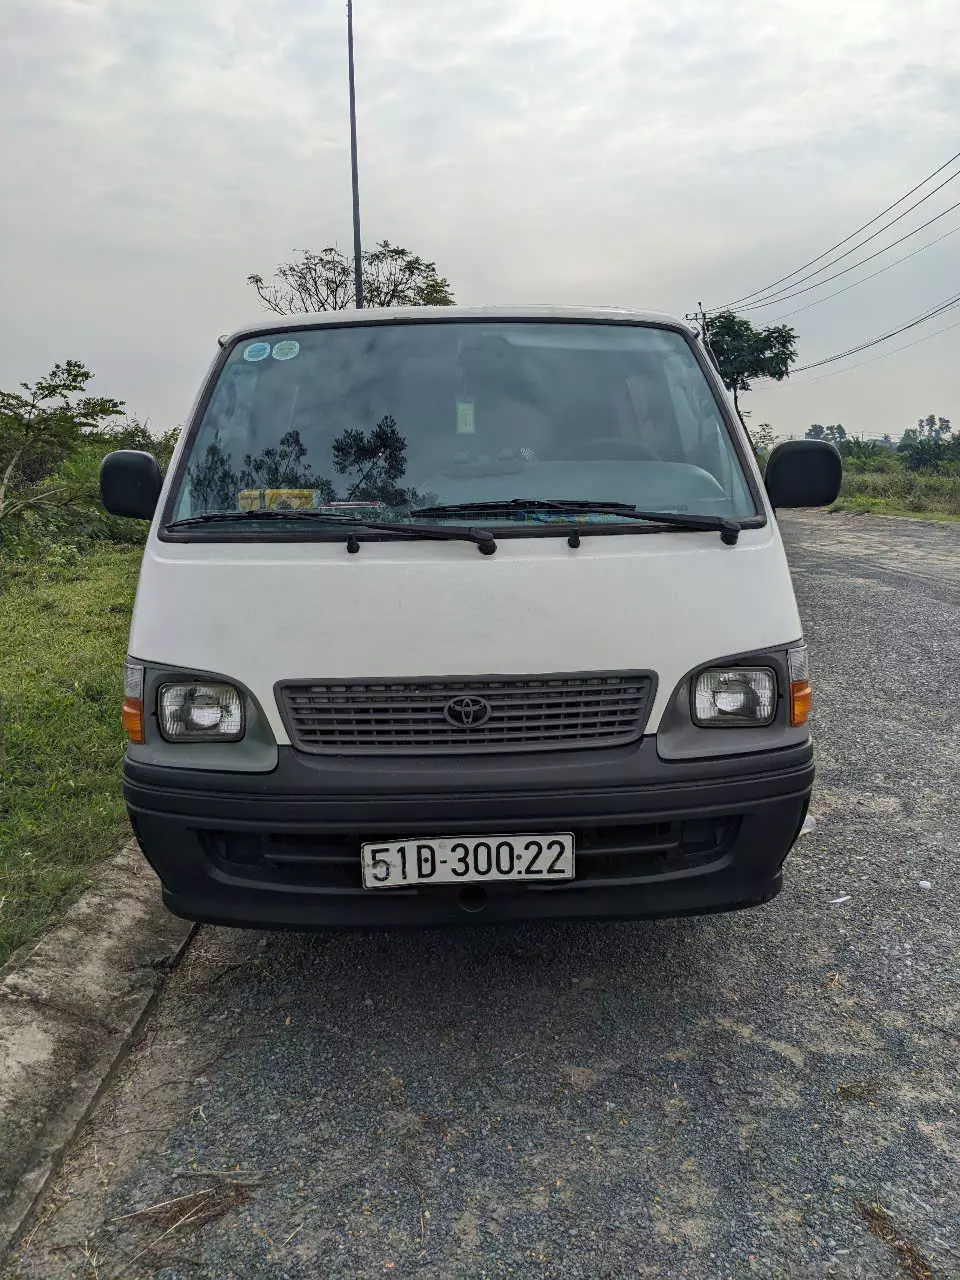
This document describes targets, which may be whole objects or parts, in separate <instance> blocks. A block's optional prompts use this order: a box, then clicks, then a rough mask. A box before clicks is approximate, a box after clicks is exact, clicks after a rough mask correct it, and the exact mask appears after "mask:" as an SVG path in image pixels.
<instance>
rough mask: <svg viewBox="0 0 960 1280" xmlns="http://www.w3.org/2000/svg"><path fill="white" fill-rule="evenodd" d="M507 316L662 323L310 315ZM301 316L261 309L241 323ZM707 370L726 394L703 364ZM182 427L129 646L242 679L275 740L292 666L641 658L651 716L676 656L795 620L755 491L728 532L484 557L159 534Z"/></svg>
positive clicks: (415, 669) (415, 667)
mask: <svg viewBox="0 0 960 1280" xmlns="http://www.w3.org/2000/svg"><path fill="white" fill-rule="evenodd" d="M511 314H517V315H522V316H524V317H528V318H531V319H532V318H539V317H550V318H554V319H560V318H565V319H570V320H583V319H585V318H590V319H596V320H602V319H605V318H610V319H618V320H635V321H637V322H644V321H646V322H654V323H663V322H665V321H666V322H668V323H670V324H674V325H676V324H677V322H676V321H673V320H671V319H670V318H669V317H664V316H659V315H656V314H652V313H646V312H633V313H627V312H616V311H601V310H591V311H586V310H581V309H576V308H569V309H561V308H550V307H539V308H516V309H510V308H506V309H504V308H496V309H494V308H490V309H474V310H468V309H461V308H457V309H453V308H436V309H434V308H416V309H413V310H406V309H396V310H393V311H390V312H386V313H384V312H374V311H368V312H362V313H355V314H353V315H352V316H349V315H345V313H342V312H335V313H331V314H329V315H325V316H311V317H310V319H309V322H310V323H311V324H318V323H319V324H322V323H330V324H342V323H344V322H345V321H346V322H348V323H353V322H359V321H364V322H369V321H371V320H375V319H377V318H383V319H387V318H389V319H391V320H393V319H400V318H404V317H410V318H415V319H417V320H428V319H431V318H443V319H453V318H457V317H471V316H473V317H481V316H488V317H490V318H503V317H508V316H510V315H511ZM303 323H304V317H302V316H293V317H285V318H280V317H271V318H270V319H269V320H268V321H266V322H265V321H264V320H262V319H261V321H260V322H259V323H258V324H257V325H253V326H249V332H251V333H253V332H260V331H262V330H263V329H264V328H269V329H282V328H287V327H290V326H294V325H298V324H299V325H302V324H303ZM680 327H682V326H680ZM246 331H247V330H242V329H241V330H238V333H243V332H246ZM708 376H709V377H710V379H711V381H712V383H713V384H714V387H715V390H716V392H717V394H718V395H719V396H721V397H723V398H725V399H726V400H727V403H728V404H729V403H730V401H729V397H728V396H727V393H726V391H725V390H724V388H723V386H722V384H721V383H720V381H719V378H717V377H716V376H715V375H714V374H713V372H712V371H709V372H708ZM191 416H192V415H191ZM731 416H733V420H734V422H735V421H736V418H735V415H731ZM734 430H739V428H738V427H734ZM187 434H188V433H187V432H186V431H184V432H183V433H182V435H181V439H180V441H179V444H178V447H177V452H176V454H175V456H174V460H173V463H172V464H171V467H170V468H169V471H168V475H167V479H166V483H165V484H164V493H163V495H162V496H161V499H160V504H159V506H158V517H157V519H155V521H154V526H153V528H152V529H151V532H150V537H149V539H148V542H147V547H146V551H145V554H144V559H143V566H142V570H141V576H140V583H139V587H138V591H137V600H136V607H135V609H134V615H133V624H132V629H131V636H130V650H129V651H130V653H131V655H132V656H133V657H136V658H139V659H140V660H142V661H145V662H151V663H158V664H164V665H170V666H179V667H183V668H186V669H189V670H192V671H196V672H198V673H199V672H210V673H216V674H218V675H222V676H224V677H226V678H228V679H233V680H236V681H239V682H240V683H242V684H244V685H246V686H247V687H248V688H249V689H250V691H251V692H252V693H253V694H254V696H255V697H256V698H257V699H258V701H259V703H260V705H261V707H262V708H263V710H264V712H265V714H266V716H267V717H268V719H269V721H270V724H271V727H272V729H273V731H274V733H275V734H276V738H277V741H278V743H280V744H287V743H288V742H289V738H288V737H287V734H286V731H285V729H284V726H283V723H282V721H281V719H280V715H279V712H278V710H277V703H276V698H275V695H274V685H275V684H276V683H277V681H281V680H292V679H338V678H343V679H347V678H357V679H389V678H403V677H423V676H428V677H429V676H436V677H441V676H471V675H477V676H481V675H494V674H496V675H543V674H548V673H552V672H581V671H615V670H628V669H633V670H636V669H649V670H652V671H655V672H656V673H657V676H658V681H659V683H658V690H657V697H656V702H655V704H654V707H653V711H652V714H651V716H650V719H649V721H648V724H647V732H654V731H655V730H656V729H657V726H658V725H659V723H660V719H661V717H662V715H663V711H664V708H665V706H666V703H667V701H668V699H669V697H670V694H671V693H672V691H673V690H674V688H675V687H676V685H677V684H678V682H679V681H680V680H681V679H682V678H683V676H685V675H686V674H687V673H688V672H689V671H690V670H691V668H693V667H695V666H698V665H700V664H702V663H707V662H710V661H712V660H714V659H717V658H723V657H727V656H732V655H735V654H742V653H745V652H749V651H752V650H756V649H762V648H765V647H774V646H779V645H787V644H789V643H791V642H793V641H796V640H798V639H799V638H800V636H801V626H800V619H799V616H798V613H797V607H796V602H795V600H794V594H793V587H792V584H791V581H790V575H789V571H788V568H787V562H786V557H785V555H784V551H783V546H782V543H781V540H780V534H779V530H778V529H777V526H776V522H775V520H774V518H773V513H772V511H771V510H770V509H769V506H768V505H767V502H766V495H765V494H763V497H762V501H763V503H764V505H765V510H766V516H767V524H766V526H765V527H764V528H761V529H744V530H743V531H742V532H741V534H740V538H739V540H738V542H737V543H736V545H735V546H726V545H724V544H723V543H722V542H721V540H720V536H719V534H717V533H712V532H711V533H706V532H704V533H699V532H698V533H690V532H683V533H679V532H678V533H671V532H657V533H654V532H649V533H642V534H616V535H603V534H600V535H594V536H590V535H588V534H583V537H582V541H581V544H580V546H579V547H578V548H576V549H573V548H571V547H569V546H568V544H567V540H566V538H565V537H562V536H560V537H543V536H540V537H530V538H524V537H520V538H515V537H502V536H501V537H500V538H499V540H498V550H497V553H496V555H492V556H484V555H480V554H479V552H478V550H477V547H476V546H475V545H473V544H471V543H468V542H456V541H450V542H427V541H424V542H415V541H403V542H400V541H397V542H382V543H377V542H366V541H365V542H364V543H363V544H362V546H361V549H360V551H359V552H358V553H357V554H355V555H350V554H348V553H347V550H346V545H345V541H343V542H310V541H303V542H279V541H273V542H257V541H244V542H239V541H238V542H219V543H218V542H212V541H200V540H198V541H196V542H192V543H179V542H161V541H160V540H159V539H158V537H157V525H158V522H159V512H160V511H162V509H163V504H164V501H165V499H166V494H167V490H168V488H169V485H170V483H171V477H172V475H173V474H174V472H175V470H176V464H177V459H178V457H179V454H180V453H181V451H182V450H183V448H184V447H185V444H186V437H187ZM741 439H742V437H741ZM745 452H746V455H747V458H748V459H749V461H748V463H747V465H748V466H749V467H750V468H751V470H752V471H753V475H754V478H755V480H756V481H757V484H758V487H760V492H761V493H763V491H762V481H761V479H760V476H759V473H758V471H757V470H756V467H755V465H754V464H753V459H752V454H751V453H750V451H749V448H747V449H746V450H745ZM581 532H583V531H582V530H581Z"/></svg>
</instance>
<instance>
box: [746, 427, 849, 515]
mask: <svg viewBox="0 0 960 1280" xmlns="http://www.w3.org/2000/svg"><path fill="white" fill-rule="evenodd" d="M763 479H764V484H765V485H766V488H767V494H768V496H769V498H770V503H771V505H772V507H773V509H774V510H775V511H776V510H777V509H778V508H780V507H825V506H828V505H829V504H830V503H831V502H834V501H835V500H836V497H837V494H838V493H839V492H840V481H841V480H842V479H843V459H842V458H841V457H840V454H839V453H838V451H837V450H836V449H835V448H834V446H833V445H832V444H830V443H829V442H828V441H826V440H784V441H783V443H782V444H778V445H776V446H775V447H774V448H773V449H771V451H770V457H769V458H768V459H767V467H766V471H765V472H764V477H763Z"/></svg>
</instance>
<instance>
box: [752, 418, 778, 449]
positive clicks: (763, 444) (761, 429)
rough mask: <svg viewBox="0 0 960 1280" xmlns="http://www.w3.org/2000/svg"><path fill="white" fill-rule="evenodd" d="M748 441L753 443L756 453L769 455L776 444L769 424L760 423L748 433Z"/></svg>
mask: <svg viewBox="0 0 960 1280" xmlns="http://www.w3.org/2000/svg"><path fill="white" fill-rule="evenodd" d="M750 439H751V440H752V441H753V447H754V450H755V451H756V452H757V453H769V452H770V450H771V449H772V448H773V446H774V445H775V444H776V437H775V436H774V434H773V427H771V425H770V423H769V422H761V423H760V424H759V426H756V427H754V429H753V430H752V431H751V432H750Z"/></svg>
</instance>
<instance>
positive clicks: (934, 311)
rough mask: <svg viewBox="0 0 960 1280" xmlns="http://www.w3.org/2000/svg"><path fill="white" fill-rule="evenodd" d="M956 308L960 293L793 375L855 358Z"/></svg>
mask: <svg viewBox="0 0 960 1280" xmlns="http://www.w3.org/2000/svg"><path fill="white" fill-rule="evenodd" d="M956 306H960V293H957V294H955V295H954V296H953V297H952V298H947V299H946V301H944V302H938V303H937V304H936V306H934V307H931V308H930V309H929V310H928V311H926V312H921V314H920V315H919V316H916V317H914V318H913V319H912V320H908V321H907V323H906V324H902V325H900V326H899V328H897V329H891V330H890V331H889V332H888V333H882V334H880V336H879V337H877V338H870V339H869V340H868V341H867V342H861V343H860V344H859V345H858V346H856V347H850V348H848V350H846V351H839V352H837V354H836V355H832V356H825V357H824V359H822V360H814V361H811V363H810V364H802V365H800V366H799V367H798V368H796V369H792V370H791V373H804V372H806V370H807V369H819V368H820V367H821V366H822V365H825V364H833V363H834V362H835V361H837V360H843V359H844V358H845V357H846V356H853V355H856V354H857V353H858V352H860V351H866V350H868V348H870V347H875V346H877V344H878V343H880V342H887V341H888V340H889V339H890V338H895V337H897V335H898V334H901V333H905V332H906V331H907V330H908V329H915V328H916V326H917V325H918V324H925V323H926V322H927V321H928V320H933V319H934V317H935V316H939V315H943V313H944V312H945V311H951V310H952V309H953V308H954V307H956Z"/></svg>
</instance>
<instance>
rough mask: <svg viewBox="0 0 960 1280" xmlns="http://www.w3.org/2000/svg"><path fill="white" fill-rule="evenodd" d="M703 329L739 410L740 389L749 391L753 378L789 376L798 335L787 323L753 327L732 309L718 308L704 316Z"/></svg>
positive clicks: (775, 378) (781, 377)
mask: <svg viewBox="0 0 960 1280" xmlns="http://www.w3.org/2000/svg"><path fill="white" fill-rule="evenodd" d="M704 330H705V335H704V336H705V337H706V339H707V342H708V343H709V346H710V350H711V351H712V352H713V354H714V356H715V357H716V361H717V364H718V365H719V366H720V377H721V378H722V379H723V383H724V386H726V387H727V389H728V390H730V391H732V392H733V403H734V405H735V406H736V409H737V413H738V414H739V413H740V401H739V396H740V393H741V392H743V391H749V390H750V384H751V382H752V381H753V380H754V379H755V378H773V380H774V381H775V382H782V381H783V379H784V378H787V377H789V375H790V366H791V365H792V364H793V363H794V361H795V360H796V358H797V335H796V333H795V332H794V331H793V329H791V328H790V327H789V326H788V325H785V324H781V325H773V326H771V327H770V328H767V329H755V328H754V326H753V325H752V324H751V323H750V321H749V320H745V319H744V318H743V316H738V315H737V314H736V313H735V312H733V311H718V312H717V314H716V315H713V316H710V317H709V318H708V319H707V320H706V322H705V324H704ZM742 416H743V415H742V414H741V420H742Z"/></svg>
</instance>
